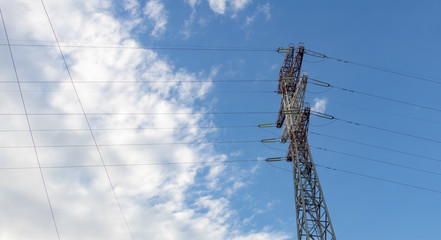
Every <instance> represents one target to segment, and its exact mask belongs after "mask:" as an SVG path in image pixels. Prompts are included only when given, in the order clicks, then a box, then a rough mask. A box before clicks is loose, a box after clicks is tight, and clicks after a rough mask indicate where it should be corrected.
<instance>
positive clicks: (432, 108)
mask: <svg viewBox="0 0 441 240" xmlns="http://www.w3.org/2000/svg"><path fill="white" fill-rule="evenodd" d="M310 80H311V81H313V82H312V83H311V84H314V85H318V86H321V87H329V88H335V89H338V90H341V91H345V92H349V93H356V94H360V95H364V96H369V97H373V98H378V99H382V100H387V101H391V102H395V103H401V104H405V105H409V106H412V107H418V108H422V109H427V110H432V111H436V112H441V109H440V108H435V107H429V106H424V105H420V104H415V103H411V102H407V101H403V100H398V99H394V98H389V97H384V96H380V95H376V94H372V93H367V92H362V91H358V90H353V89H349V88H343V87H339V86H335V85H332V84H330V83H327V82H324V81H321V80H318V79H314V78H308V81H310Z"/></svg>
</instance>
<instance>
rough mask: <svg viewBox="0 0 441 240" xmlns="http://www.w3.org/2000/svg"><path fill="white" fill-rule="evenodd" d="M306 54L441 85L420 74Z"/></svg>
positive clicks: (306, 52)
mask: <svg viewBox="0 0 441 240" xmlns="http://www.w3.org/2000/svg"><path fill="white" fill-rule="evenodd" d="M305 54H306V55H309V56H312V57H317V58H322V59H331V60H334V61H337V62H341V63H346V64H352V65H356V66H360V67H364V68H369V69H374V70H378V71H382V72H387V73H391V74H396V75H400V76H404V77H409V78H413V79H418V80H421V81H425V82H430V83H434V84H441V81H440V80H438V79H435V78H429V77H426V76H422V75H419V74H414V73H406V72H403V71H399V70H393V69H388V68H385V67H380V66H374V65H369V64H364V63H359V62H355V61H351V60H346V59H342V58H336V57H332V56H328V55H326V54H323V53H319V52H315V51H312V50H309V49H306V50H305Z"/></svg>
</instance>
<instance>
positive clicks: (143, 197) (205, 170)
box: [0, 0, 286, 240]
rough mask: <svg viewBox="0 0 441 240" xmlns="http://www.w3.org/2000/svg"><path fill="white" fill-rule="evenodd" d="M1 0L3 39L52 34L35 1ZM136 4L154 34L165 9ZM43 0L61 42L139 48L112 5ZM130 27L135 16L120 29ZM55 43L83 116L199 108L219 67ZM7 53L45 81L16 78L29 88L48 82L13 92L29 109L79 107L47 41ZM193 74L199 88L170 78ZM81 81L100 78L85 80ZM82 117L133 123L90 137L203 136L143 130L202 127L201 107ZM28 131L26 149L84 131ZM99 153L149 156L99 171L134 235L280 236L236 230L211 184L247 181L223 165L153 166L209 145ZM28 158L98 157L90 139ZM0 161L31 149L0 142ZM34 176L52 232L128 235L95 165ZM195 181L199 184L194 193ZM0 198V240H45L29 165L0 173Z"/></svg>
mask: <svg viewBox="0 0 441 240" xmlns="http://www.w3.org/2000/svg"><path fill="white" fill-rule="evenodd" d="M0 2H1V3H2V6H5V7H4V8H3V9H2V10H3V13H4V14H5V16H4V17H5V22H6V26H7V28H8V31H9V33H10V34H9V36H10V37H11V39H22V40H29V41H31V42H34V43H39V42H40V41H53V36H52V34H51V31H50V28H49V26H48V22H47V19H46V18H45V14H44V12H43V9H42V7H41V5H40V2H39V1H26V0H18V1H12V2H11V1H8V0H0ZM126 4H127V5H125V6H126V7H127V10H130V11H131V10H132V9H134V8H135V7H136V4H135V1H127V2H126ZM149 4H150V5H149ZM147 6H150V8H149V10H145V11H147V14H148V15H149V17H150V16H151V19H152V20H154V21H155V22H156V23H155V25H158V27H157V28H156V27H155V29H156V33H155V34H160V32H161V31H164V30H165V24H166V22H167V17H166V16H165V18H164V19H162V18H163V17H164V13H165V10H164V8H163V5H162V3H161V2H160V1H149V2H148V3H147V5H146V8H147ZM161 6H162V7H161ZM46 7H47V9H48V13H49V15H50V16H51V18H52V22H53V23H54V28H55V30H56V32H57V35H58V37H59V39H61V40H62V41H63V42H80V43H84V42H88V43H90V42H92V43H109V42H113V43H116V44H121V45H126V46H138V43H137V42H136V41H135V40H134V39H133V38H132V36H131V35H130V29H128V28H126V27H125V26H127V24H128V23H127V22H125V21H124V20H120V19H117V18H115V17H114V16H113V15H112V14H111V12H112V9H111V7H112V4H111V1H105V0H91V1H75V0H65V1H63V3H62V4H61V3H57V2H54V1H47V4H46ZM161 19H162V20H161ZM129 21H132V20H129ZM161 21H162V23H160V22H161ZM133 24H136V22H130V24H128V25H133ZM161 26H163V27H161ZM154 32H155V30H154ZM152 34H154V33H153V32H152ZM63 51H64V53H65V56H66V59H67V62H68V65H69V68H70V71H71V73H72V77H73V80H74V82H77V84H76V88H77V90H78V93H79V97H80V100H81V102H82V104H83V106H84V108H85V111H86V112H88V113H97V112H98V113H99V112H126V113H130V112H132V113H135V112H138V113H139V112H192V111H198V110H199V109H198V108H196V107H195V103H197V102H198V101H201V100H202V99H203V98H204V97H205V95H206V94H207V92H208V91H209V90H210V88H211V86H212V83H211V81H210V79H211V78H212V77H214V76H215V75H216V72H217V71H218V69H219V67H213V68H212V69H208V73H207V74H201V73H197V74H196V73H192V72H189V71H188V70H186V69H177V68H176V67H174V66H173V64H171V63H170V62H168V61H167V60H166V59H165V58H164V57H161V56H160V55H158V54H157V53H156V52H153V51H150V50H127V49H118V48H114V49H112V48H106V49H99V48H64V49H63ZM13 52H14V57H15V59H16V63H17V68H18V73H19V77H20V78H21V80H23V81H33V80H45V81H51V82H53V83H51V84H42V85H39V84H27V85H23V87H24V88H27V89H29V90H32V89H33V90H35V89H40V90H51V91H50V92H26V93H25V95H24V98H25V101H26V104H27V107H28V110H29V112H33V113H41V112H59V113H79V112H81V108H80V106H79V104H78V99H77V98H76V96H75V94H74V92H73V89H72V86H71V85H70V84H68V83H69V81H70V80H69V77H68V75H67V73H66V70H65V69H64V66H63V63H62V62H61V61H60V55H59V52H58V50H57V49H56V48H39V47H14V48H13ZM0 58H1V59H0V60H1V61H0V62H1V63H2V64H1V65H0V69H1V71H0V78H2V79H14V74H13V70H12V65H11V63H10V62H11V59H10V58H9V54H2V55H1V57H0ZM201 72H203V71H201ZM199 78H200V79H208V80H207V82H205V83H200V84H194V83H191V82H178V81H177V80H198V79H199ZM125 80H126V81H127V82H126V83H123V84H121V83H112V81H125ZM137 80H143V81H151V82H140V81H138V82H137ZM90 81H102V82H103V83H101V84H92V83H90ZM58 82H60V83H58ZM79 82H83V83H79ZM87 82H89V83H87ZM128 93H129V94H128ZM0 101H1V102H2V105H1V106H0V112H23V107H22V106H21V102H20V98H19V94H18V92H9V93H8V94H1V95H0ZM1 120H2V128H3V129H5V128H9V129H26V128H27V125H26V121H25V119H24V117H23V116H2V119H1ZM30 120H31V125H32V128H33V129H34V130H36V129H74V128H82V129H84V128H87V124H86V122H85V119H84V117H83V116H81V115H58V116H32V117H31V118H30ZM89 120H90V124H91V126H92V128H107V129H110V128H112V129H115V128H118V129H121V128H138V130H136V131H133V130H124V131H123V130H118V131H116V130H113V131H103V130H94V134H95V136H96V140H97V142H98V144H135V143H166V142H183V141H189V142H190V141H204V140H206V136H207V134H209V132H207V131H205V130H203V129H197V128H192V129H175V130H164V129H163V130H158V129H142V128H146V127H151V128H160V127H178V126H189V127H192V126H193V127H194V126H198V125H200V124H202V123H203V124H212V123H211V122H210V121H209V119H205V118H204V117H203V116H202V115H194V116H193V115H184V114H182V115H180V114H174V115H170V114H162V115H161V114H157V115H142V114H138V115H101V116H94V115H89ZM2 134H3V133H2ZM2 136H3V137H2V138H0V139H2V140H1V141H2V142H1V144H2V146H11V145H30V144H31V141H30V137H29V133H26V132H24V133H13V134H12V133H11V134H7V135H6V133H5V135H2ZM34 136H35V141H36V144H37V145H66V144H93V141H92V139H91V136H90V133H89V132H88V131H56V132H37V131H35V132H34ZM5 139H7V141H5ZM100 149H101V152H102V156H103V159H104V161H105V163H106V164H136V163H147V164H152V165H145V166H137V167H108V173H109V175H110V178H111V180H112V182H113V185H114V187H115V192H116V194H117V196H118V198H119V201H120V203H121V207H122V209H123V211H124V213H125V216H126V218H127V222H128V224H129V226H130V228H131V230H132V232H133V234H134V236H135V239H152V240H163V239H176V240H179V239H195V240H198V239H214V240H217V239H238V240H242V239H286V236H285V234H283V233H278V232H277V231H275V230H270V229H264V230H261V229H256V230H251V231H246V230H243V229H241V226H240V225H235V224H234V223H235V222H242V221H239V220H240V218H241V217H240V216H238V215H237V213H236V210H235V209H234V208H232V206H231V199H229V197H230V196H229V195H228V194H225V195H222V194H212V193H211V192H210V191H211V190H212V189H215V190H216V191H217V192H218V193H223V192H224V190H225V191H228V192H229V193H230V195H231V194H234V192H235V191H240V189H242V188H244V184H245V185H246V184H247V182H246V181H245V179H244V178H235V177H234V176H235V174H234V173H235V171H232V170H231V169H229V171H228V172H227V171H226V170H225V169H226V168H225V165H223V164H217V165H208V166H205V165H201V164H193V165H192V164H174V165H155V163H161V162H163V163H165V162H173V163H179V162H191V161H201V159H203V160H204V161H214V160H224V159H226V158H227V156H226V155H223V154H219V153H216V152H215V151H214V150H213V149H212V148H210V147H206V146H205V147H201V146H197V145H176V146H175V145H172V146H170V145H164V146H162V145H156V146H149V145H145V146H124V147H123V146H118V147H101V148H100ZM38 154H39V156H40V160H41V164H42V165H43V166H62V165H100V163H101V160H100V158H99V156H98V154H97V151H96V149H94V148H93V147H73V148H38ZM0 159H2V162H1V167H6V166H10V167H13V166H15V167H23V166H36V165H37V162H36V158H35V154H34V152H33V151H32V149H1V151H0ZM241 171H242V172H240V173H241V174H240V175H241V176H247V178H248V177H249V176H250V175H251V174H252V173H253V172H252V171H254V170H250V172H247V170H241ZM243 171H245V172H243ZM43 173H44V178H45V181H46V184H47V188H48V193H49V197H50V199H51V202H52V205H53V207H54V215H55V219H56V222H57V224H58V228H59V230H60V235H61V238H62V239H83V240H89V239H109V240H113V239H115V240H117V239H118V240H120V239H130V235H129V234H128V231H127V229H126V226H125V224H124V220H123V219H122V217H121V213H120V212H119V209H118V207H117V205H116V201H115V199H114V197H113V194H112V191H111V189H110V185H109V182H108V180H107V177H106V173H105V172H104V169H103V168H102V167H94V168H92V167H91V168H61V169H52V168H51V169H43ZM195 186H197V187H198V188H201V190H200V191H195V190H193V188H194V187H195ZM0 195H1V196H2V197H1V198H0V226H2V227H1V231H0V238H2V239H36V240H40V239H54V238H56V233H55V229H54V227H53V222H52V219H51V215H50V212H49V208H48V204H47V200H46V197H45V194H44V190H43V185H42V181H41V177H40V175H39V171H38V169H24V170H2V173H1V174H0Z"/></svg>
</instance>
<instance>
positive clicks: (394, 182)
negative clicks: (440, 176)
mask: <svg viewBox="0 0 441 240" xmlns="http://www.w3.org/2000/svg"><path fill="white" fill-rule="evenodd" d="M315 165H316V166H319V167H322V168H325V169H328V170H333V171H338V172H344V173H347V174H351V175H356V176H360V177H365V178H370V179H375V180H378V181H382V182H388V183H393V184H397V185H401V186H405V187H409V188H414V189H419V190H423V191H428V192H434V193H439V194H441V191H440V190H436V189H431V188H425V187H420V186H416V185H412V184H407V183H403V182H398V181H394V180H389V179H386V178H380V177H375V176H371V175H367V174H364V173H358V172H353V171H348V170H344V169H338V168H334V167H329V166H325V165H320V164H315Z"/></svg>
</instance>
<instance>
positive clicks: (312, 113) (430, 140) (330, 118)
mask: <svg viewBox="0 0 441 240" xmlns="http://www.w3.org/2000/svg"><path fill="white" fill-rule="evenodd" d="M311 115H315V116H318V117H321V118H325V119H329V120H337V121H341V122H344V123H347V124H351V125H355V126H360V127H366V128H371V129H376V130H380V131H383V132H388V133H393V134H397V135H402V136H406V137H411V138H416V139H420V140H424V141H429V142H434V143H441V140H439V139H433V138H428V137H422V136H418V135H414V134H410V133H405V132H400V131H396V130H391V129H388V128H383V127H377V126H373V125H369V124H365V123H360V122H355V121H350V120H346V119H343V118H337V117H334V116H332V115H329V114H325V113H321V112H317V111H312V110H311Z"/></svg>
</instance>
